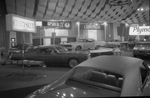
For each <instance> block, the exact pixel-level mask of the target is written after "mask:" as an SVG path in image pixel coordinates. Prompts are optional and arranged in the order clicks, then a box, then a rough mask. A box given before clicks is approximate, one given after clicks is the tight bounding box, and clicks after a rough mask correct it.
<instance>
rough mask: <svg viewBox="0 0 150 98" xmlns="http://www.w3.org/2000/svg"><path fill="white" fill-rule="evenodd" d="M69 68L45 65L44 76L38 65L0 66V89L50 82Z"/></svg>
mask: <svg viewBox="0 0 150 98" xmlns="http://www.w3.org/2000/svg"><path fill="white" fill-rule="evenodd" d="M122 55H124V56H132V52H125V51H124V52H122ZM69 70H70V68H66V67H46V68H45V74H46V77H44V73H43V70H42V69H41V68H40V67H25V69H24V68H23V67H22V66H18V65H5V66H0V91H6V90H12V89H16V88H23V87H30V86H35V85H42V84H47V83H52V82H53V81H55V80H56V79H58V78H60V77H61V76H62V75H64V74H65V73H66V72H68V71H69Z"/></svg>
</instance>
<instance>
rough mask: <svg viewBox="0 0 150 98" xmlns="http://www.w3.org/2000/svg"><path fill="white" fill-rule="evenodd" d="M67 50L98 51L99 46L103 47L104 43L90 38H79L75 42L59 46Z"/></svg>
mask: <svg viewBox="0 0 150 98" xmlns="http://www.w3.org/2000/svg"><path fill="white" fill-rule="evenodd" d="M61 45H63V46H65V47H66V48H67V49H68V50H87V49H99V47H100V46H105V42H104V41H96V40H94V39H92V38H80V39H78V40H77V41H76V42H70V43H64V44H61Z"/></svg>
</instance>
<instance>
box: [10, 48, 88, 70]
mask: <svg viewBox="0 0 150 98" xmlns="http://www.w3.org/2000/svg"><path fill="white" fill-rule="evenodd" d="M88 58H90V53H89V52H88V51H67V49H66V48H65V47H63V46H60V45H51V46H39V47H36V48H35V49H34V50H33V48H32V49H28V51H26V52H25V53H24V54H22V53H12V54H11V55H10V59H11V60H20V59H27V60H37V61H44V62H45V64H46V65H47V66H51V65H58V64H59V65H60V64H61V65H62V64H64V65H66V64H67V65H69V66H70V67H74V66H76V65H78V64H79V63H81V62H83V61H85V60H87V59H88Z"/></svg>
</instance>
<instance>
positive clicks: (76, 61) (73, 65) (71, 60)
mask: <svg viewBox="0 0 150 98" xmlns="http://www.w3.org/2000/svg"><path fill="white" fill-rule="evenodd" d="M68 64H69V66H70V67H71V68H73V67H75V66H76V65H78V64H79V62H78V60H77V59H70V60H69V62H68Z"/></svg>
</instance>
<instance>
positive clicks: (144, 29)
mask: <svg viewBox="0 0 150 98" xmlns="http://www.w3.org/2000/svg"><path fill="white" fill-rule="evenodd" d="M129 34H130V35H150V26H138V25H136V26H131V27H130V29H129Z"/></svg>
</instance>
